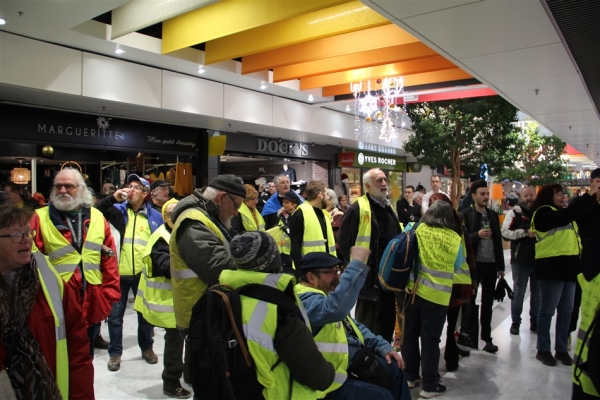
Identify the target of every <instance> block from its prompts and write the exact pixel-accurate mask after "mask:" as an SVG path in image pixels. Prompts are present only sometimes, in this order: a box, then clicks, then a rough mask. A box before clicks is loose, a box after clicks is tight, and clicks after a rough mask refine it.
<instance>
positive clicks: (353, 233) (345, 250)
mask: <svg viewBox="0 0 600 400" xmlns="http://www.w3.org/2000/svg"><path fill="white" fill-rule="evenodd" d="M369 204H370V205H371V244H370V246H369V248H370V249H371V255H370V256H369V260H368V261H367V265H368V266H369V267H370V271H369V274H368V275H367V278H366V280H365V284H364V285H363V288H362V289H361V291H360V293H359V295H358V298H359V299H362V300H371V301H377V300H379V295H380V291H381V288H380V287H379V279H378V278H377V273H378V271H379V260H380V258H381V255H382V254H383V251H384V250H385V247H386V246H387V244H388V242H389V241H390V240H391V239H392V238H393V236H392V237H390V238H389V239H387V240H386V239H384V238H382V237H381V228H380V225H381V224H380V223H379V222H378V220H377V216H376V212H375V211H374V210H376V209H375V208H374V207H380V206H378V205H377V204H375V203H374V201H373V200H372V199H371V198H370V197H369ZM380 208H381V207H380ZM377 213H379V214H380V215H386V216H387V218H388V221H387V222H388V227H389V228H390V230H393V231H394V232H395V235H397V234H399V233H400V224H399V221H398V217H396V214H395V213H394V210H392V207H390V206H387V207H386V208H385V210H384V209H382V208H381V209H380V210H377ZM359 220H360V210H359V207H358V202H357V201H355V202H354V203H352V205H351V206H350V207H348V209H347V210H346V212H344V219H343V220H342V226H340V230H339V231H338V237H337V240H338V245H339V248H340V250H341V252H342V254H343V255H344V258H345V260H346V262H348V261H350V248H351V247H352V246H354V244H355V243H356V237H357V236H358V225H359ZM389 235H390V234H389V233H388V236H389Z"/></svg>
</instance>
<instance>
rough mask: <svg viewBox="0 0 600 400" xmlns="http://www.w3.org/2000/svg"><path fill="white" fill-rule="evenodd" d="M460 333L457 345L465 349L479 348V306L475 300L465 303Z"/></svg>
mask: <svg viewBox="0 0 600 400" xmlns="http://www.w3.org/2000/svg"><path fill="white" fill-rule="evenodd" d="M461 311H462V317H461V326H460V335H458V340H457V341H456V345H457V346H458V347H459V348H460V349H461V350H465V351H470V350H477V349H478V348H479V306H478V305H477V304H474V303H473V302H470V303H466V304H463V306H462V309H461Z"/></svg>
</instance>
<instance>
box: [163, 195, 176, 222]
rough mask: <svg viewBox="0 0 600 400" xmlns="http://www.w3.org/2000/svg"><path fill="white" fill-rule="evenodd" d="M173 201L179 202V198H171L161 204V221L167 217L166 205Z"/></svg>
mask: <svg viewBox="0 0 600 400" xmlns="http://www.w3.org/2000/svg"><path fill="white" fill-rule="evenodd" d="M173 203H175V204H177V203H179V200H177V199H171V200H169V201H167V202H165V204H163V206H162V209H161V211H162V217H163V221H166V220H167V218H166V217H167V207H168V206H169V204H173Z"/></svg>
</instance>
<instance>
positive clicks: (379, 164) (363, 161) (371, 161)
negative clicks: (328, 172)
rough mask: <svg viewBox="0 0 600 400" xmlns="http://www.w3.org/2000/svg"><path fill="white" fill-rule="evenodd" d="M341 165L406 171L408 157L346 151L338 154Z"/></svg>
mask: <svg viewBox="0 0 600 400" xmlns="http://www.w3.org/2000/svg"><path fill="white" fill-rule="evenodd" d="M338 162H339V166H341V167H362V168H381V169H384V170H389V171H406V157H396V156H391V155H388V154H379V153H371V152H368V151H353V152H344V153H340V154H339V155H338Z"/></svg>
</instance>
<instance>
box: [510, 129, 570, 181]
mask: <svg viewBox="0 0 600 400" xmlns="http://www.w3.org/2000/svg"><path fill="white" fill-rule="evenodd" d="M521 137H522V139H523V140H524V146H523V151H522V153H521V154H519V155H518V157H517V158H516V159H515V165H514V166H513V167H512V168H510V169H507V170H505V171H503V172H502V173H501V175H500V178H501V179H510V180H512V181H515V180H516V181H519V182H523V183H527V184H528V185H530V186H543V185H548V184H552V183H560V182H561V181H562V180H564V179H568V176H569V174H568V171H567V167H566V166H565V164H564V163H563V161H562V159H561V158H560V155H561V154H563V152H564V151H565V147H566V144H565V142H563V141H562V140H561V139H560V138H558V137H556V136H544V135H540V133H539V125H538V124H537V122H529V123H528V124H526V125H525V129H524V130H523V133H522V135H521Z"/></svg>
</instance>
